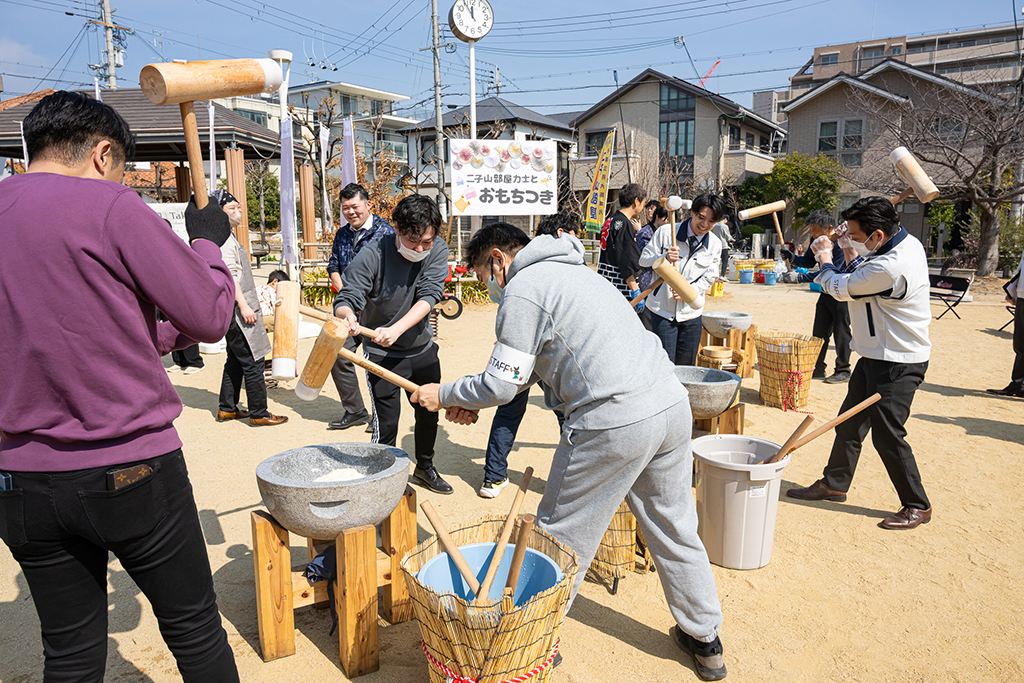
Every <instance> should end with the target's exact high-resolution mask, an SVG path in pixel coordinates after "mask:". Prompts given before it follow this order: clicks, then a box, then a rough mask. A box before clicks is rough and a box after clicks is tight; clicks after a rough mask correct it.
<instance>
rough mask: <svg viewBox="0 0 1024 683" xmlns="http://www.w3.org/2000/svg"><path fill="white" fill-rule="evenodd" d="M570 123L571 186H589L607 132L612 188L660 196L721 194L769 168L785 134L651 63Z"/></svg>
mask: <svg viewBox="0 0 1024 683" xmlns="http://www.w3.org/2000/svg"><path fill="white" fill-rule="evenodd" d="M571 124H572V125H573V126H574V127H575V128H576V130H577V133H578V137H577V147H576V154H575V156H574V158H573V159H572V160H571V163H570V174H571V176H572V189H573V190H574V191H576V192H585V191H587V190H589V189H590V186H591V184H592V182H593V178H594V169H595V167H596V164H597V157H598V155H599V154H600V151H601V148H602V146H603V145H604V142H605V140H606V139H607V136H608V135H609V134H611V133H612V131H614V133H615V143H614V144H615V147H614V155H613V158H612V171H611V176H610V178H609V189H610V190H612V191H614V190H618V189H619V188H621V187H622V186H623V185H625V184H626V183H627V182H637V183H640V184H641V185H643V186H644V187H645V188H646V189H647V191H648V192H650V193H653V194H659V195H663V194H665V193H667V192H677V193H682V191H683V190H684V188H686V187H689V186H693V187H695V188H700V189H704V190H709V191H714V192H722V191H723V190H724V189H725V188H727V187H732V186H735V185H738V184H740V183H742V182H743V180H744V179H746V178H748V177H750V176H755V175H762V174H765V173H770V172H771V170H772V167H773V166H774V163H775V161H774V157H773V156H772V155H773V153H774V152H777V151H779V150H780V147H781V145H782V142H783V141H784V139H785V137H786V134H785V131H784V129H783V128H782V126H779V125H778V124H776V123H773V122H771V121H768V120H767V119H764V118H762V117H760V116H758V115H757V114H755V113H754V112H752V111H750V110H748V109H746V108H744V107H742V106H740V105H739V104H737V103H736V102H733V101H732V100H730V99H727V98H725V97H722V96H720V95H716V94H714V93H712V92H709V91H707V90H705V89H704V88H701V87H699V86H696V85H693V84H691V83H689V82H687V81H684V80H682V79H679V78H673V77H671V76H667V75H665V74H663V73H660V72H658V71H655V70H654V69H647V70H646V71H644V72H643V73H641V74H639V75H638V76H636V77H635V78H633V79H632V80H630V81H629V82H627V83H625V84H623V85H622V87H621V88H618V89H616V90H615V91H614V92H612V93H611V94H609V95H608V96H607V97H605V98H604V99H602V100H601V101H600V102H598V103H596V104H595V105H594V106H592V107H591V108H590V109H588V110H586V111H585V112H582V113H580V114H578V115H576V116H575V117H573V118H572V119H571ZM609 194H610V195H611V192H610V193H609ZM613 200H614V196H610V197H609V202H612V201H613Z"/></svg>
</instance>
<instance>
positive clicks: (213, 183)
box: [208, 102, 217, 194]
mask: <svg viewBox="0 0 1024 683" xmlns="http://www.w3.org/2000/svg"><path fill="white" fill-rule="evenodd" d="M208 111H209V114H210V194H213V192H214V190H216V189H217V143H216V141H215V139H214V135H213V102H210V106H209V109H208Z"/></svg>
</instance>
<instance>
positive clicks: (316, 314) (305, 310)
mask: <svg viewBox="0 0 1024 683" xmlns="http://www.w3.org/2000/svg"><path fill="white" fill-rule="evenodd" d="M299 313H301V314H302V315H306V316H309V317H310V318H316V319H317V320H322V321H324V322H327V321H328V320H338V321H340V322H341V323H342V324H343V325H348V322H346V321H344V320H341V318H335V317H334V316H333V315H331V314H330V313H325V312H323V311H319V310H317V309H315V308H312V307H310V306H301V305H300V306H299ZM359 334H361V335H363V336H364V337H366V338H367V339H373V338H374V337H376V336H377V334H378V332H377V330H375V329H373V328H372V327H364V328H362V329H361V330H359Z"/></svg>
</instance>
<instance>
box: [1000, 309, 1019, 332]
mask: <svg viewBox="0 0 1024 683" xmlns="http://www.w3.org/2000/svg"><path fill="white" fill-rule="evenodd" d="M1006 310H1007V311H1009V312H1010V319H1009V320H1007V321H1006V323H1005V324H1004V325H1003V326H1002V327H1000V328H999V331H1000V332H1002V331H1003V330H1005V329H1006V328H1007V327H1009V326H1010V323H1012V322H1013V321H1014V319H1015V318H1016V317H1017V306H1016V305H1013V306H1007V307H1006Z"/></svg>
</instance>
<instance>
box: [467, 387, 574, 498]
mask: <svg viewBox="0 0 1024 683" xmlns="http://www.w3.org/2000/svg"><path fill="white" fill-rule="evenodd" d="M529 402H530V390H529V389H526V390H525V391H520V392H519V393H518V394H516V397H515V398H513V399H512V400H511V401H509V402H508V403H506V404H505V405H503V406H498V409H497V410H495V411H494V419H493V420H491V433H490V435H489V436H488V437H487V453H486V454H485V455H484V477H486V478H487V479H490V480H491V481H501V480H502V479H505V478H507V477H508V454H509V453H511V452H512V445H513V444H514V443H515V441H516V433H517V432H518V431H519V425H520V424H522V422H523V416H524V415H526V406H527V404H528V403H529ZM554 413H555V417H556V418H558V427H559V429H561V427H562V425H563V424H564V423H565V414H564V413H563V412H562V411H560V410H556V411H554Z"/></svg>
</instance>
